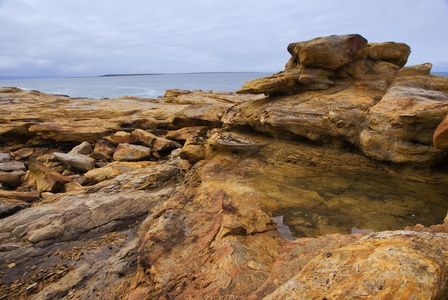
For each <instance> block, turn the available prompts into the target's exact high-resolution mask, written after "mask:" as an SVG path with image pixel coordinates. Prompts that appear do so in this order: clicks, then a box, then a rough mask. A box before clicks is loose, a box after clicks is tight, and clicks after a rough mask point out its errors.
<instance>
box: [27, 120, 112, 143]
mask: <svg viewBox="0 0 448 300" xmlns="http://www.w3.org/2000/svg"><path fill="white" fill-rule="evenodd" d="M90 122H91V123H89V124H86V123H85V122H82V121H74V122H72V123H48V124H46V123H40V124H36V125H32V126H31V127H30V128H29V129H28V131H29V132H30V133H32V134H36V135H38V136H40V137H42V138H43V139H51V140H56V141H63V142H79V143H81V142H84V141H88V142H95V141H97V140H99V139H100V138H102V137H103V136H106V135H108V134H110V132H111V131H112V130H111V129H108V128H104V127H103V126H104V124H103V123H102V122H101V121H97V122H96V123H95V122H94V121H90Z"/></svg>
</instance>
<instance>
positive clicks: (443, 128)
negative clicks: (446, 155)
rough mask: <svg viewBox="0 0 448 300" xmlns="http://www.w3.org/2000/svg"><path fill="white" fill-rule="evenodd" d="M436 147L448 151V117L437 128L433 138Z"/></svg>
mask: <svg viewBox="0 0 448 300" xmlns="http://www.w3.org/2000/svg"><path fill="white" fill-rule="evenodd" d="M433 142H434V147H436V148H438V149H448V117H445V119H443V121H442V122H441V123H440V124H439V126H437V128H436V130H435V131H434V137H433Z"/></svg>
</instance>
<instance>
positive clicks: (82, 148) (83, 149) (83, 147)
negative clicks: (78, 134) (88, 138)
mask: <svg viewBox="0 0 448 300" xmlns="http://www.w3.org/2000/svg"><path fill="white" fill-rule="evenodd" d="M92 151H93V148H92V145H90V143H88V142H82V143H81V144H79V145H78V146H76V147H74V148H73V149H72V150H70V152H69V153H68V154H83V155H89V154H91V153H92Z"/></svg>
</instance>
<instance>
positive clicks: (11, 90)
mask: <svg viewBox="0 0 448 300" xmlns="http://www.w3.org/2000/svg"><path fill="white" fill-rule="evenodd" d="M20 91H22V90H21V89H19V88H16V87H0V93H18V92H20Z"/></svg>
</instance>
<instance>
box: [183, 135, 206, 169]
mask: <svg viewBox="0 0 448 300" xmlns="http://www.w3.org/2000/svg"><path fill="white" fill-rule="evenodd" d="M179 156H180V158H182V159H186V160H188V162H189V163H190V164H195V163H197V162H198V161H200V160H203V159H204V158H205V156H206V151H205V145H204V144H203V143H202V144H201V143H197V142H195V141H193V140H188V141H187V142H186V143H185V145H184V146H183V147H182V148H181V149H180V152H179Z"/></svg>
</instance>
